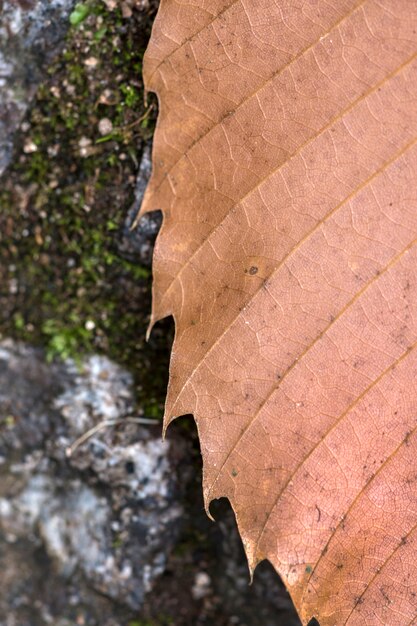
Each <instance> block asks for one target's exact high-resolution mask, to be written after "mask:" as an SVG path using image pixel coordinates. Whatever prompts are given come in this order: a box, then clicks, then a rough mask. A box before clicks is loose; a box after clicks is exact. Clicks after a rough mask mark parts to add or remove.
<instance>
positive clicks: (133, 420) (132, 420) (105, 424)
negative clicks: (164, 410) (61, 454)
mask: <svg viewBox="0 0 417 626" xmlns="http://www.w3.org/2000/svg"><path fill="white" fill-rule="evenodd" d="M126 423H129V424H146V425H148V426H155V425H156V424H159V421H158V420H153V419H149V418H147V417H122V418H119V419H107V420H103V421H102V422H99V423H98V424H96V425H95V426H93V428H90V429H89V430H87V432H85V433H84V434H83V435H81V437H78V439H76V440H75V441H74V442H73V443H72V444H71V445H70V446H69V447H68V448H67V449H66V450H65V454H66V456H67V457H68V458H69V457H71V456H72V454H73V453H74V452H75V450H76V449H77V448H79V446H81V445H82V444H83V443H85V442H86V441H88V439H90V438H91V437H92V436H93V435H95V434H96V433H98V432H100V431H101V430H105V429H106V428H109V427H111V426H118V425H119V424H126Z"/></svg>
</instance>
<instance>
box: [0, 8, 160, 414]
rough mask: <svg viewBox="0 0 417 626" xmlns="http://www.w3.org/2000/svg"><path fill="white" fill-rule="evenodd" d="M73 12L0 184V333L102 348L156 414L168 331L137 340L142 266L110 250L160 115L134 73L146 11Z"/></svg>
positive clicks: (144, 285)
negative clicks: (133, 375) (131, 377)
mask: <svg viewBox="0 0 417 626" xmlns="http://www.w3.org/2000/svg"><path fill="white" fill-rule="evenodd" d="M81 9H82V10H81ZM77 11H78V14H77V15H78V17H77V19H76V18H75V17H74V15H72V18H71V22H72V24H73V25H72V26H71V27H70V30H69V34H68V38H67V42H66V46H65V49H64V51H63V53H62V55H61V56H60V58H58V59H57V60H56V62H55V63H54V64H53V65H52V67H50V68H49V76H50V78H49V80H47V81H46V82H45V84H44V85H42V86H41V87H40V89H39V92H38V96H37V100H36V102H35V104H34V106H33V107H32V109H31V112H30V114H29V116H28V118H27V119H26V120H25V122H24V124H23V125H22V133H21V138H20V150H19V151H18V152H17V153H16V155H15V158H14V164H13V165H12V167H11V168H10V169H9V170H8V172H7V173H6V175H5V180H4V181H3V184H2V188H1V191H0V284H1V287H2V288H1V293H0V332H1V334H3V335H4V336H6V335H7V336H12V337H14V338H17V339H23V340H26V341H30V342H31V343H38V344H41V345H44V346H45V348H46V350H47V354H48V356H49V358H51V359H52V358H56V357H68V356H71V357H74V358H78V357H80V356H81V355H82V354H84V353H87V352H90V351H93V350H94V351H101V352H105V353H107V354H108V355H109V356H110V357H112V358H114V359H115V360H117V361H118V362H119V363H121V364H123V365H125V366H127V367H129V368H130V369H132V371H134V372H136V375H137V376H136V379H137V386H138V392H139V396H138V399H139V404H140V405H141V406H142V407H143V410H144V412H145V414H148V415H152V416H155V415H159V414H160V413H161V405H162V398H163V395H164V392H165V378H166V372H167V355H168V346H169V343H170V340H171V338H170V333H169V332H168V331H167V330H166V329H167V328H168V327H167V326H166V327H165V328H163V327H161V328H159V330H158V329H157V331H156V332H155V333H154V335H153V337H152V340H151V344H150V346H146V345H145V344H144V336H145V329H146V325H147V322H148V313H149V309H150V293H149V290H150V270H149V268H148V267H145V266H143V265H141V264H139V263H137V262H135V261H134V260H133V261H132V260H128V259H126V258H123V257H122V256H121V255H120V253H119V252H118V248H117V238H118V236H119V233H120V230H121V228H122V225H123V222H124V219H125V218H126V214H127V211H128V208H129V207H130V206H131V204H132V202H133V198H134V186H135V181H136V174H137V170H138V162H139V160H140V156H141V151H142V146H143V144H144V142H145V141H146V140H148V139H149V138H150V136H151V135H152V132H153V127H154V120H155V115H156V105H155V102H154V101H152V100H151V101H150V102H148V108H145V105H144V101H143V84H142V80H141V69H142V58H143V52H144V49H145V47H146V43H147V38H148V36H149V33H150V26H151V24H152V19H153V13H154V11H153V10H152V9H149V8H148V9H147V10H145V11H142V12H140V11H134V13H133V15H132V16H131V17H129V18H128V19H127V18H126V19H125V18H123V16H122V14H121V12H120V11H119V10H118V9H116V10H113V11H110V10H108V9H107V7H106V5H105V4H104V3H103V2H102V1H100V0H91V1H90V2H87V3H83V6H82V7H81V5H78V9H77ZM81 14H82V15H81ZM80 16H81V17H80ZM142 389H146V393H145V392H144V391H142Z"/></svg>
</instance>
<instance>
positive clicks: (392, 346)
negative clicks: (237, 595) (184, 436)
mask: <svg viewBox="0 0 417 626" xmlns="http://www.w3.org/2000/svg"><path fill="white" fill-rule="evenodd" d="M416 51H417V3H416V2H415V0H378V1H377V0H362V1H359V0H337V1H336V2H329V1H328V0H314V1H313V0H275V1H272V2H271V0H257V1H256V2H253V1H250V0H189V2H188V3H186V2H180V1H179V0H163V1H162V4H161V7H160V10H159V14H158V17H157V19H156V22H155V26H154V30H153V35H152V39H151V42H150V46H149V48H148V51H147V54H146V62H145V79H146V84H147V87H148V89H149V90H152V91H155V92H156V93H157V94H158V98H159V101H160V117H159V122H158V127H157V132H156V135H155V143H154V172H153V176H152V180H151V183H150V186H149V188H148V190H147V194H146V196H145V200H144V205H143V207H142V212H146V211H151V210H154V209H162V210H163V213H164V223H163V227H162V231H161V233H160V235H159V239H158V242H157V246H156V252H155V259H154V277H155V281H154V303H153V316H152V322H154V321H155V320H157V319H160V318H162V317H164V316H166V315H173V316H174V319H175V325H176V337H175V343H174V347H173V352H172V360H171V373H170V383H169V390H168V398H167V405H166V416H165V424H166V425H167V424H168V423H169V422H170V421H171V420H172V419H173V418H174V417H175V416H178V415H182V414H186V413H193V414H194V417H195V419H196V422H197V426H198V431H199V435H200V440H201V450H202V455H203V460H204V495H205V500H206V505H207V507H208V506H209V503H210V501H211V500H212V499H213V498H218V497H221V496H227V497H228V498H229V499H230V502H231V504H232V506H233V509H234V511H235V513H236V518H237V522H238V525H239V529H240V532H241V535H242V538H243V542H244V545H245V548H246V552H247V555H248V560H249V564H250V567H251V569H252V570H253V568H254V567H255V566H256V564H257V563H258V562H259V561H261V560H262V559H269V560H270V561H271V562H272V563H273V565H274V566H275V568H276V569H277V571H278V572H279V573H280V575H281V576H282V578H283V580H284V581H285V583H286V585H287V587H288V589H289V591H290V593H291V595H292V598H293V600H294V602H295V605H296V607H297V609H298V611H299V614H300V616H301V619H302V621H303V623H304V624H306V623H308V621H309V619H310V618H311V617H312V616H316V617H317V619H318V620H319V622H320V624H321V626H330V625H332V626H334V625H336V626H341V625H344V624H349V625H351V626H359V625H367V626H371V625H372V626H373V625H377V624H378V625H381V624H384V625H389V626H397V625H398V626H406V625H408V624H417V564H416V559H415V558H414V555H415V552H416V549H417V463H416V455H417V432H416V429H417V391H416V376H417V347H416V345H417V269H416V268H417V265H416V263H417V245H416V238H417V185H416V183H417V145H416V135H417V132H416V131H417V105H416V104H417V59H416Z"/></svg>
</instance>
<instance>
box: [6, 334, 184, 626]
mask: <svg viewBox="0 0 417 626" xmlns="http://www.w3.org/2000/svg"><path fill="white" fill-rule="evenodd" d="M134 406H135V405H134V398H133V394H132V379H131V376H130V374H128V373H127V372H126V371H125V370H123V369H122V368H120V367H119V366H118V365H116V364H115V363H113V362H112V361H110V360H109V359H107V358H106V357H103V356H99V355H92V356H90V357H88V358H86V359H84V360H83V361H82V362H80V363H75V362H73V361H71V360H68V361H66V362H64V363H56V364H54V363H52V364H49V363H46V362H45V360H44V359H43V356H42V352H41V351H39V350H37V349H34V348H31V347H28V346H25V345H22V344H16V343H14V342H12V341H9V340H6V341H3V342H1V343H0V457H1V458H2V463H0V555H1V553H2V550H3V551H4V550H5V549H6V548H7V550H8V552H9V555H11V556H9V559H11V558H12V555H13V550H12V547H13V545H15V544H16V545H20V542H21V541H26V542H27V541H28V540H29V541H30V542H32V550H34V549H37V547H39V546H41V547H42V549H43V550H44V551H45V552H46V554H47V555H48V558H49V559H50V560H51V562H52V563H53V569H54V571H55V572H56V575H57V577H58V578H61V579H63V580H68V579H69V578H71V579H72V580H74V581H75V580H78V588H79V587H80V586H81V587H82V586H83V583H82V581H85V582H86V583H87V585H88V586H89V587H91V588H92V589H94V590H95V591H96V592H100V593H101V594H105V595H106V596H107V597H109V598H112V599H113V600H116V601H117V602H118V603H120V604H121V605H122V606H124V607H127V608H129V609H133V610H138V609H140V608H141V606H142V604H143V601H144V598H145V595H146V594H147V593H148V592H149V591H150V590H151V589H152V586H153V584H154V581H155V580H156V579H157V578H158V576H159V575H160V574H161V573H162V572H163V571H164V569H165V565H166V561H167V558H168V555H169V553H170V551H171V549H172V547H173V545H174V543H175V541H176V539H177V537H178V534H179V531H180V522H181V519H182V514H183V511H182V507H181V504H179V488H178V485H177V482H176V471H175V467H174V466H173V458H174V456H175V458H176V459H178V458H179V456H181V452H180V453H179V452H178V449H177V450H176V451H175V454H174V455H172V447H173V446H175V443H173V441H170V442H168V441H166V442H163V441H162V440H161V437H160V425H159V424H157V425H155V426H153V425H152V424H151V423H149V424H148V423H146V425H142V424H141V420H142V418H140V417H138V416H137V415H135V414H134V413H133V410H134ZM145 421H146V420H145ZM86 433H87V434H88V433H89V436H88V437H86V436H85V435H86ZM77 440H78V441H77ZM74 442H75V445H74ZM178 445H180V444H178ZM18 553H19V551H18V550H17V551H16V554H18ZM15 569H16V570H17V571H18V570H19V568H17V567H16V568H15ZM8 570H9V571H11V570H13V568H11V567H10V563H9V565H8ZM12 583H13V581H12ZM13 584H16V585H17V584H18V581H14V583H13ZM12 595H13V597H17V596H18V594H16V589H14V593H13V594H12ZM29 601H31V599H30V598H29ZM1 604H2V599H1V598H0V615H1V612H2V609H4V610H5V607H2V606H1ZM44 608H45V607H44ZM45 610H46V609H45ZM48 610H49V609H48ZM45 623H46V622H45ZM91 623H94V624H95V623H96V622H91ZM97 623H100V622H99V621H98V622H97ZM0 624H1V622H0Z"/></svg>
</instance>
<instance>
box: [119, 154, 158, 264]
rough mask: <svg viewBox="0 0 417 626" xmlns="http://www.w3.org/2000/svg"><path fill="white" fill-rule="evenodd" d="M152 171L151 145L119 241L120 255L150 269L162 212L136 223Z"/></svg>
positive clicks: (147, 215)
mask: <svg viewBox="0 0 417 626" xmlns="http://www.w3.org/2000/svg"><path fill="white" fill-rule="evenodd" d="M151 171H152V159H151V145H150V144H147V145H145V146H144V149H143V153H142V159H141V162H140V166H139V171H138V175H137V179H136V188H135V199H134V202H133V204H132V206H131V207H130V209H129V211H128V214H127V216H126V219H125V223H124V226H123V231H122V234H121V237H120V238H119V241H118V250H119V253H120V254H121V255H122V256H123V257H125V258H126V259H129V260H130V261H136V262H139V263H141V264H143V265H146V266H148V267H150V266H151V265H152V254H153V246H154V243H155V239H156V236H157V234H158V232H159V229H160V226H161V223H162V213H161V211H160V210H155V211H152V212H151V213H146V214H145V215H143V216H142V217H141V218H140V220H138V221H137V223H136V217H137V215H138V211H139V209H140V205H141V203H142V199H143V195H144V193H145V189H146V186H147V184H148V181H149V178H150V176H151Z"/></svg>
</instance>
